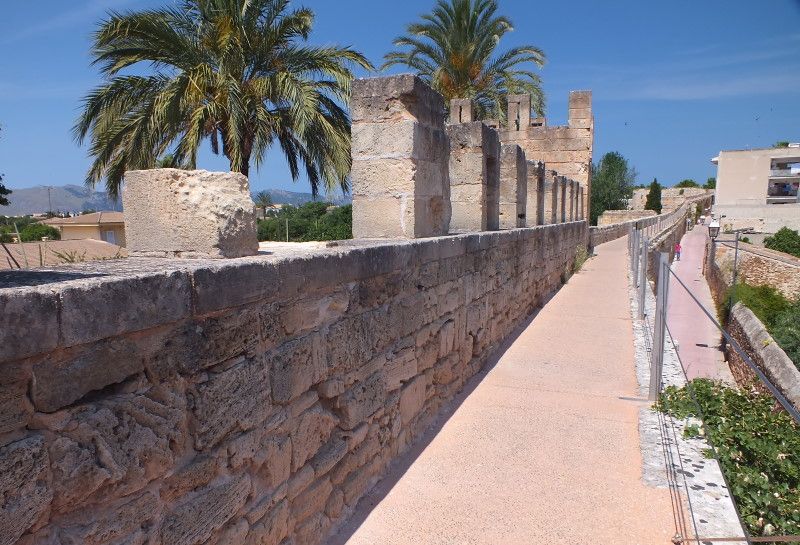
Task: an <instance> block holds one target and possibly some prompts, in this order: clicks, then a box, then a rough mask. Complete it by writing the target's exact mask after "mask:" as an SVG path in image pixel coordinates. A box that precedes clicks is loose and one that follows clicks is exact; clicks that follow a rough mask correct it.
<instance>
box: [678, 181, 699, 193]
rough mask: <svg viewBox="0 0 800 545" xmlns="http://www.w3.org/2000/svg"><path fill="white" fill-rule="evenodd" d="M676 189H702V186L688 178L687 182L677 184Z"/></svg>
mask: <svg viewBox="0 0 800 545" xmlns="http://www.w3.org/2000/svg"><path fill="white" fill-rule="evenodd" d="M675 187H700V184H698V183H697V182H695V181H694V180H692V179H691V178H687V179H686V180H683V181H681V182H678V183H677V184H675ZM681 195H683V193H681Z"/></svg>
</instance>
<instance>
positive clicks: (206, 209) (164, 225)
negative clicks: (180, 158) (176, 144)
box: [122, 168, 258, 258]
mask: <svg viewBox="0 0 800 545" xmlns="http://www.w3.org/2000/svg"><path fill="white" fill-rule="evenodd" d="M122 202H123V206H124V208H125V235H126V239H127V246H128V253H129V254H130V255H132V256H136V255H144V256H167V257H211V258H233V257H243V256H248V255H255V254H256V253H258V236H257V233H256V216H255V205H254V204H253V201H252V199H251V197H250V185H249V183H248V181H247V177H246V176H244V175H242V174H238V173H234V172H207V171H204V170H179V169H171V168H165V169H153V170H134V171H130V172H126V173H125V186H124V188H123V191H122Z"/></svg>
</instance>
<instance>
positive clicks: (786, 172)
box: [769, 168, 800, 179]
mask: <svg viewBox="0 0 800 545" xmlns="http://www.w3.org/2000/svg"><path fill="white" fill-rule="evenodd" d="M769 177H770V179H772V178H800V172H798V171H792V169H789V168H773V169H772V170H770V171H769Z"/></svg>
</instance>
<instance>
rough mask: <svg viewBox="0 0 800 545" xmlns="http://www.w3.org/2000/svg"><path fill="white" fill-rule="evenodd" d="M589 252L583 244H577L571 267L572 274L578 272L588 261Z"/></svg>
mask: <svg viewBox="0 0 800 545" xmlns="http://www.w3.org/2000/svg"><path fill="white" fill-rule="evenodd" d="M589 257H590V256H589V250H588V249H587V248H586V246H584V245H583V244H578V247H577V248H576V249H575V263H573V265H572V273H573V274H574V273H577V272H580V270H581V269H582V268H583V266H584V265H585V264H586V262H587V261H588V260H589Z"/></svg>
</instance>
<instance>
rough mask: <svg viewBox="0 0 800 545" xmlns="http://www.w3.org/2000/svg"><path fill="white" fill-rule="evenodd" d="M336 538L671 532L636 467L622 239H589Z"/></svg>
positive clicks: (418, 542)
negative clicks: (547, 297)
mask: <svg viewBox="0 0 800 545" xmlns="http://www.w3.org/2000/svg"><path fill="white" fill-rule="evenodd" d="M597 251H598V254H599V255H598V256H597V257H595V258H593V259H591V260H590V261H589V262H588V263H587V264H586V265H585V267H584V270H583V271H582V272H581V273H579V274H578V275H576V276H574V277H573V278H572V279H571V280H570V281H569V283H568V284H567V285H566V286H565V287H564V288H562V289H561V291H559V292H558V294H557V295H556V296H555V297H554V298H553V300H552V301H550V302H549V303H548V304H547V305H546V306H545V308H544V309H543V310H542V311H541V312H540V313H539V314H538V316H537V317H536V318H535V319H534V320H533V321H532V322H530V324H529V325H528V326H527V327H526V328H525V329H524V330H523V331H522V333H521V334H520V336H519V337H518V338H516V339H515V340H514V342H513V344H511V346H510V348H508V350H507V351H505V353H504V354H502V356H501V358H500V360H499V362H498V363H497V365H496V366H494V367H493V368H492V369H491V370H490V371H489V372H488V373H487V374H486V376H485V377H482V379H481V380H480V382H479V383H478V384H477V386H476V387H475V389H474V390H473V391H472V392H471V393H469V394H468V395H467V396H466V399H464V400H463V403H462V404H461V405H460V406H459V407H458V408H457V409H456V410H455V412H454V413H453V414H452V415H451V416H450V417H449V419H447V421H446V422H445V423H444V425H443V426H442V427H441V429H438V430H435V432H436V433H435V435H434V436H433V437H432V438H431V441H430V443H429V444H427V445H426V446H425V447H424V450H422V451H421V452H413V453H411V456H410V457H409V460H408V463H407V464H406V465H404V466H402V467H399V468H397V469H396V470H395V471H394V472H393V473H392V474H391V475H390V476H389V478H387V479H385V480H384V482H383V484H382V485H380V486H379V487H378V488H377V489H376V490H375V491H374V492H373V493H372V494H371V495H370V496H368V497H367V498H366V501H364V502H362V508H361V510H360V512H358V513H357V514H356V516H354V517H353V519H352V520H351V522H350V524H349V526H347V527H345V528H344V529H343V531H342V532H340V535H339V536H338V537H337V538H334V539H333V540H332V543H334V544H347V545H373V544H376V543H380V544H387V545H427V544H436V545H445V544H447V545H450V544H453V545H455V544H458V545H467V544H470V545H472V544H481V545H536V544H544V543H548V544H549V543H564V544H570V545H572V544H592V545H593V544H596V543H604V544H607V543H615V544H626V545H637V544H663V545H666V544H668V543H669V542H670V537H671V536H672V533H673V531H674V526H673V518H672V511H671V505H670V500H669V493H668V491H667V490H666V489H656V488H650V487H648V486H646V485H644V484H643V482H642V479H641V474H642V460H641V455H640V451H639V435H638V431H637V430H638V411H639V408H640V407H642V403H639V402H636V401H631V400H626V399H623V398H624V397H628V398H631V397H635V396H636V395H637V394H636V392H637V385H636V378H635V374H634V353H633V333H632V325H631V318H630V311H629V299H628V286H627V279H626V260H627V258H626V240H625V239H620V240H617V241H614V242H610V243H608V244H605V245H603V246H600V247H599V248H598V250H597Z"/></svg>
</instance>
